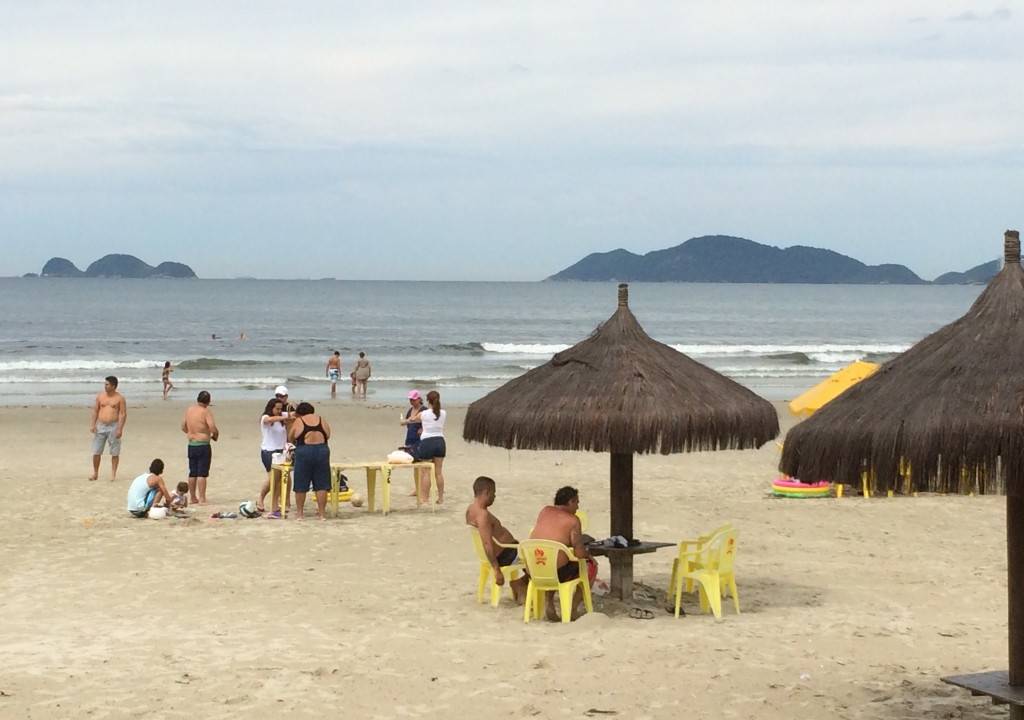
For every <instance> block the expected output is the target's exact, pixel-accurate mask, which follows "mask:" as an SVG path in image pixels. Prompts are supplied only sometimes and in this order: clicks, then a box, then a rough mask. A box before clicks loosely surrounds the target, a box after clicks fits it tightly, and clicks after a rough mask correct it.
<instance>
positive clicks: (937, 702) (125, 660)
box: [0, 396, 1006, 720]
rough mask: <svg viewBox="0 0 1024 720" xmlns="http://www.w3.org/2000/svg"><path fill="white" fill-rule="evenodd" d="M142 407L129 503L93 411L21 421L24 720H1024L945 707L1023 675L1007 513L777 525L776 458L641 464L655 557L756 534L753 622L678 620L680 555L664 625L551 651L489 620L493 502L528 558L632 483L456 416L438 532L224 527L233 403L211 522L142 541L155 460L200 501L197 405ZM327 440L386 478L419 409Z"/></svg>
mask: <svg viewBox="0 0 1024 720" xmlns="http://www.w3.org/2000/svg"><path fill="white" fill-rule="evenodd" d="M214 400H215V402H216V396H215V397H214ZM128 401H129V405H130V407H129V422H128V426H127V430H126V433H125V441H124V451H123V454H122V462H121V473H120V475H121V477H119V478H118V481H117V482H116V483H111V482H109V480H108V478H109V461H108V459H107V458H106V457H104V459H103V465H102V468H101V474H100V479H99V481H97V482H88V481H87V480H86V477H87V475H88V474H89V469H90V466H89V440H90V435H89V432H88V425H89V419H88V409H86V408H67V407H60V408H49V409H48V408H34V407H30V408H20V407H11V408H4V409H0V422H2V425H3V427H4V429H5V435H6V437H7V442H6V443H5V445H6V447H5V451H4V462H3V463H2V465H0V475H2V482H0V508H2V511H3V519H4V522H3V523H2V525H0V549H2V557H3V560H2V563H0V628H2V629H0V717H2V718H63V717H69V718H96V719H98V718H131V717H152V718H188V719H189V720H194V719H196V718H234V717H248V718H264V717H267V718H269V717H288V718H307V717H308V718H323V717H335V716H342V715H344V716H345V717H352V718H416V717H428V718H435V717H436V718H442V717H443V718H449V717H462V716H469V715H472V716H473V717H477V718H530V717H537V718H562V717H565V718H580V717H612V716H615V717H628V718H631V719H634V720H639V719H641V718H705V717H706V718H712V717H714V718H720V717H725V718H732V717H735V718H754V717H756V718H769V719H775V718H778V719H782V718H961V717H962V718H997V717H1006V712H1005V710H1004V709H996V708H993V707H991V706H990V705H988V704H987V703H986V702H985V701H984V700H982V699H974V698H971V697H970V696H969V695H968V694H967V693H965V692H963V691H959V690H956V689H954V688H951V687H948V686H946V685H944V684H943V683H941V682H940V681H939V676H941V675H948V674H955V673H959V672H973V671H980V670H983V669H991V668H1005V667H1006V597H1005V595H1006V562H1005V534H1004V502H1003V499H1002V498H998V497H919V498H895V499H872V500H863V499H860V498H856V497H854V498H849V497H848V498H844V499H842V500H832V499H827V500H784V499H772V498H771V497H769V496H768V487H769V484H770V481H771V479H772V477H773V476H775V475H776V469H775V466H776V463H777V462H778V448H777V447H776V445H775V444H774V443H769V444H768V445H767V446H765V447H764V448H762V449H760V450H757V451H745V452H732V451H730V452H720V453H696V454H691V455H672V456H667V457H662V456H658V457H639V458H638V459H637V461H636V491H635V492H636V497H635V518H636V520H635V524H636V531H637V535H638V536H640V537H643V538H648V539H657V540H666V541H674V540H678V539H680V538H682V537H692V536H695V535H697V534H699V533H701V532H703V531H707V530H709V529H711V528H714V527H716V526H718V525H719V524H721V523H722V522H724V521H727V520H728V521H732V522H733V523H734V524H735V525H736V527H737V528H738V529H739V532H740V539H739V552H738V557H737V566H738V567H737V579H738V584H739V590H740V598H741V608H742V615H736V614H735V613H734V611H733V610H732V606H731V604H727V605H726V608H725V611H724V612H725V614H724V617H723V620H722V621H721V622H715V621H714V619H713V618H712V617H711V616H710V615H701V614H699V613H698V609H697V607H696V604H695V602H694V600H693V599H692V596H688V599H687V601H686V604H685V608H686V610H687V612H688V613H689V614H688V615H687V616H686V617H685V618H680V619H679V620H674V619H673V618H672V617H671V616H670V615H668V614H667V613H666V612H665V611H664V610H662V609H660V605H662V604H663V602H664V587H665V585H666V583H667V581H668V574H669V569H670V565H671V560H672V554H671V551H662V552H660V553H657V554H654V555H647V556H642V557H640V558H638V560H637V565H636V579H637V581H638V582H641V583H643V584H644V585H646V586H648V587H650V588H651V589H652V590H653V591H654V592H656V593H657V595H658V596H657V600H656V601H655V602H650V601H647V600H644V599H638V600H636V601H634V602H632V603H628V604H625V605H623V604H620V603H616V602H611V601H607V600H605V599H602V598H596V603H597V613H596V614H594V615H592V616H587V617H585V618H583V619H582V620H580V621H579V622H577V623H574V624H571V625H564V626H563V625H560V624H551V623H547V622H534V623H530V624H529V625H524V624H523V622H522V614H521V611H520V609H518V608H516V607H514V606H513V605H512V604H511V601H510V600H508V599H507V595H506V597H505V599H503V602H502V606H501V607H500V608H498V609H492V608H491V607H490V606H489V605H486V604H484V605H478V604H477V603H476V600H475V585H476V573H477V564H476V560H475V558H474V555H473V552H472V548H471V546H470V541H469V536H468V531H467V530H466V528H465V526H464V524H463V510H464V508H465V506H466V504H467V503H468V502H469V500H470V495H471V492H470V485H471V483H472V481H473V479H474V478H475V477H476V476H477V475H479V474H487V475H490V476H491V477H493V478H495V479H496V480H497V482H498V498H497V502H496V504H495V506H494V511H495V513H496V514H497V515H498V516H499V517H500V518H501V519H502V521H503V522H504V523H505V524H506V525H507V526H508V527H509V528H511V529H512V531H513V532H515V533H516V534H517V535H518V536H519V537H521V538H522V537H525V536H526V535H527V534H528V531H529V528H530V526H531V525H532V522H533V519H534V517H535V516H536V513H537V510H538V509H539V508H540V506H541V505H543V504H545V503H547V502H550V499H551V497H552V495H553V493H554V490H555V489H556V488H557V487H558V486H560V485H563V484H572V485H575V486H577V487H578V488H579V489H580V492H581V500H582V506H583V507H584V508H585V509H586V510H588V511H589V514H590V521H591V529H590V532H591V534H594V535H596V536H599V537H600V536H604V535H605V534H607V528H608V460H609V458H608V456H607V455H596V454H586V453H571V452H520V451H516V452H511V453H509V452H506V451H504V450H500V449H495V448H489V447H484V446H479V445H467V444H466V443H464V442H463V441H462V440H461V439H460V438H459V436H460V434H461V425H462V418H463V416H464V410H460V409H453V410H452V412H451V415H450V418H449V433H448V434H449V439H448V460H447V471H446V475H447V480H448V503H447V504H446V505H444V506H443V507H441V508H439V509H437V510H436V511H431V510H430V509H421V510H416V509H415V507H414V501H413V499H412V498H408V497H406V496H405V494H406V492H407V488H408V486H409V485H410V482H409V481H408V480H407V479H406V476H405V474H404V472H403V473H402V474H396V478H397V479H396V485H395V492H394V506H395V508H396V511H395V512H393V513H392V514H391V515H390V516H388V517H382V516H381V515H379V514H375V515H372V516H371V515H370V514H369V513H367V512H366V510H365V508H363V509H355V508H352V507H350V506H343V508H342V512H341V517H340V518H339V519H337V520H329V521H327V522H324V523H319V522H314V521H306V522H304V523H297V522H293V521H270V520H262V519H261V520H244V519H240V520H211V519H210V518H209V515H210V513H211V512H213V511H214V510H218V509H224V510H228V509H237V505H238V503H239V501H241V500H244V499H248V498H252V497H254V496H255V493H256V490H257V489H258V486H259V484H260V481H261V479H262V470H261V468H260V466H259V458H258V449H259V447H258V446H259V433H258V428H257V419H258V417H259V414H260V411H261V409H262V408H261V406H260V404H259V403H255V404H254V403H242V402H237V403H218V404H215V405H214V407H213V409H214V412H215V413H216V416H217V420H218V423H219V424H220V426H221V440H220V442H219V443H218V444H217V445H216V446H215V450H214V465H213V471H212V472H211V480H210V489H209V498H210V500H211V505H210V506H209V507H207V508H199V509H198V511H197V516H196V517H195V518H194V519H193V520H190V521H177V520H165V521H159V522H157V521H150V520H135V519H132V518H131V517H129V516H128V514H127V513H126V512H125V509H124V506H125V493H126V489H127V485H128V483H129V482H130V481H131V479H132V478H133V477H135V476H136V475H138V474H139V473H142V472H144V471H145V470H146V468H147V466H148V463H149V461H150V460H151V459H152V458H153V457H162V458H163V459H164V460H165V461H166V462H167V472H166V473H165V478H166V479H167V481H168V483H169V484H173V483H176V482H177V481H178V480H180V479H184V476H185V472H186V462H185V443H184V440H183V436H182V434H181V432H180V430H179V427H178V426H179V423H180V420H181V415H182V412H183V410H184V408H185V404H184V403H182V402H175V401H171V402H160V401H155V402H150V403H149V404H148V405H146V406H144V407H143V406H137V405H135V404H133V403H132V401H131V397H130V396H129V397H128ZM323 412H324V414H325V416H326V417H327V418H328V419H329V420H330V422H331V423H332V425H333V426H334V432H335V436H334V438H332V443H331V445H332V455H333V459H335V460H339V459H342V458H344V459H349V460H365V459H379V458H383V457H384V455H385V454H386V453H387V452H388V451H390V450H392V449H393V448H394V446H395V445H396V444H397V443H398V441H399V440H400V438H401V437H402V431H401V429H400V428H399V427H398V425H397V418H396V413H397V412H398V408H396V407H382V406H375V405H373V404H372V403H371V404H370V405H368V406H358V405H357V406H353V405H352V404H351V403H347V404H341V403H339V404H335V405H332V404H331V403H330V402H327V401H325V402H324V403H323ZM783 422H784V424H789V423H791V420H789V419H788V418H787V417H786V415H785V414H784V413H783ZM350 478H351V480H352V484H353V486H354V487H355V488H356V489H357V490H358V491H359V492H361V493H363V494H365V484H364V482H363V480H362V479H361V478H359V477H354V476H353V475H351V474H350ZM601 563H602V564H601V572H600V575H601V577H603V578H605V579H607V576H608V568H607V564H606V563H605V561H603V560H602V561H601ZM632 606H643V607H651V608H653V609H654V610H655V618H654V619H653V620H634V619H631V618H630V617H629V616H628V610H629V608H630V607H632Z"/></svg>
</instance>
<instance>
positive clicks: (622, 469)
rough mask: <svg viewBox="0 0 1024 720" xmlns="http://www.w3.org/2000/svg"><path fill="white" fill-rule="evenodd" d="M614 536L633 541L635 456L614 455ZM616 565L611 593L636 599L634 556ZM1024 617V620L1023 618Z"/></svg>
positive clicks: (612, 559) (612, 558)
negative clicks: (634, 593) (634, 591)
mask: <svg viewBox="0 0 1024 720" xmlns="http://www.w3.org/2000/svg"><path fill="white" fill-rule="evenodd" d="M610 494H611V534H612V535H622V536H623V537H624V538H626V539H627V540H630V539H632V538H633V454H632V453H612V462H611V493H610ZM608 561H609V563H610V564H611V566H612V582H611V588H610V590H611V594H612V596H613V597H617V598H619V599H620V600H629V599H630V598H632V597H633V556H632V555H631V554H629V553H622V555H621V556H619V555H618V554H616V555H612V556H610V557H609V558H608ZM1021 617H1024V615H1022V616H1021Z"/></svg>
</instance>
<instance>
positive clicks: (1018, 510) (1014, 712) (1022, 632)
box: [1006, 495, 1024, 720]
mask: <svg viewBox="0 0 1024 720" xmlns="http://www.w3.org/2000/svg"><path fill="white" fill-rule="evenodd" d="M1006 585H1007V594H1008V600H1009V603H1008V604H1009V617H1008V621H1009V622H1008V626H1009V640H1010V643H1009V644H1010V658H1009V660H1010V685H1024V496H1021V495H1007V496H1006ZM1010 718H1011V720H1024V707H1020V706H1018V705H1010Z"/></svg>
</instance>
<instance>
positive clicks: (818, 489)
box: [772, 476, 832, 498]
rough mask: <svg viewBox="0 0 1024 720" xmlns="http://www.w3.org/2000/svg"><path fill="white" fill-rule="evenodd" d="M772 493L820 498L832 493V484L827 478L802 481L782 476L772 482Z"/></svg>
mask: <svg viewBox="0 0 1024 720" xmlns="http://www.w3.org/2000/svg"><path fill="white" fill-rule="evenodd" d="M772 494H773V495H775V496H777V497H789V498H818V497H829V496H831V495H832V484H831V483H830V482H828V481H826V480H822V481H821V482H816V483H802V482H800V481H799V480H794V479H793V478H791V477H786V476H783V477H780V478H778V479H776V480H774V481H773V482H772Z"/></svg>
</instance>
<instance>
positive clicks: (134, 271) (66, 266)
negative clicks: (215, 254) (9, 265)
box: [39, 253, 196, 278]
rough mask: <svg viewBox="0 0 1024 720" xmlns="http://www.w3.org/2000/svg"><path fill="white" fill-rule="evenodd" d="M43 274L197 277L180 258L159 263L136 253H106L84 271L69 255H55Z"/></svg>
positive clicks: (51, 275) (112, 276) (66, 275)
mask: <svg viewBox="0 0 1024 720" xmlns="http://www.w3.org/2000/svg"><path fill="white" fill-rule="evenodd" d="M39 275H40V277H63V278H67V277H88V278H94V277H106V278H195V277H196V274H195V272H194V271H193V270H192V268H190V267H189V266H188V265H185V264H184V263H179V262H162V263H160V264H159V265H157V266H156V267H153V266H152V265H149V264H147V263H145V262H143V261H142V260H140V259H139V258H137V257H135V256H134V255H121V254H117V253H114V254H111V255H104V256H103V257H101V258H100V259H99V260H97V261H96V262H94V263H92V264H91V265H89V267H87V268H86V269H85V270H84V271H83V270H79V269H78V266H76V265H75V264H74V263H73V262H71V261H70V260H68V259H67V258H62V257H54V258H50V259H49V260H47V261H46V264H45V265H43V269H42V270H41V271H40V273H39Z"/></svg>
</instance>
